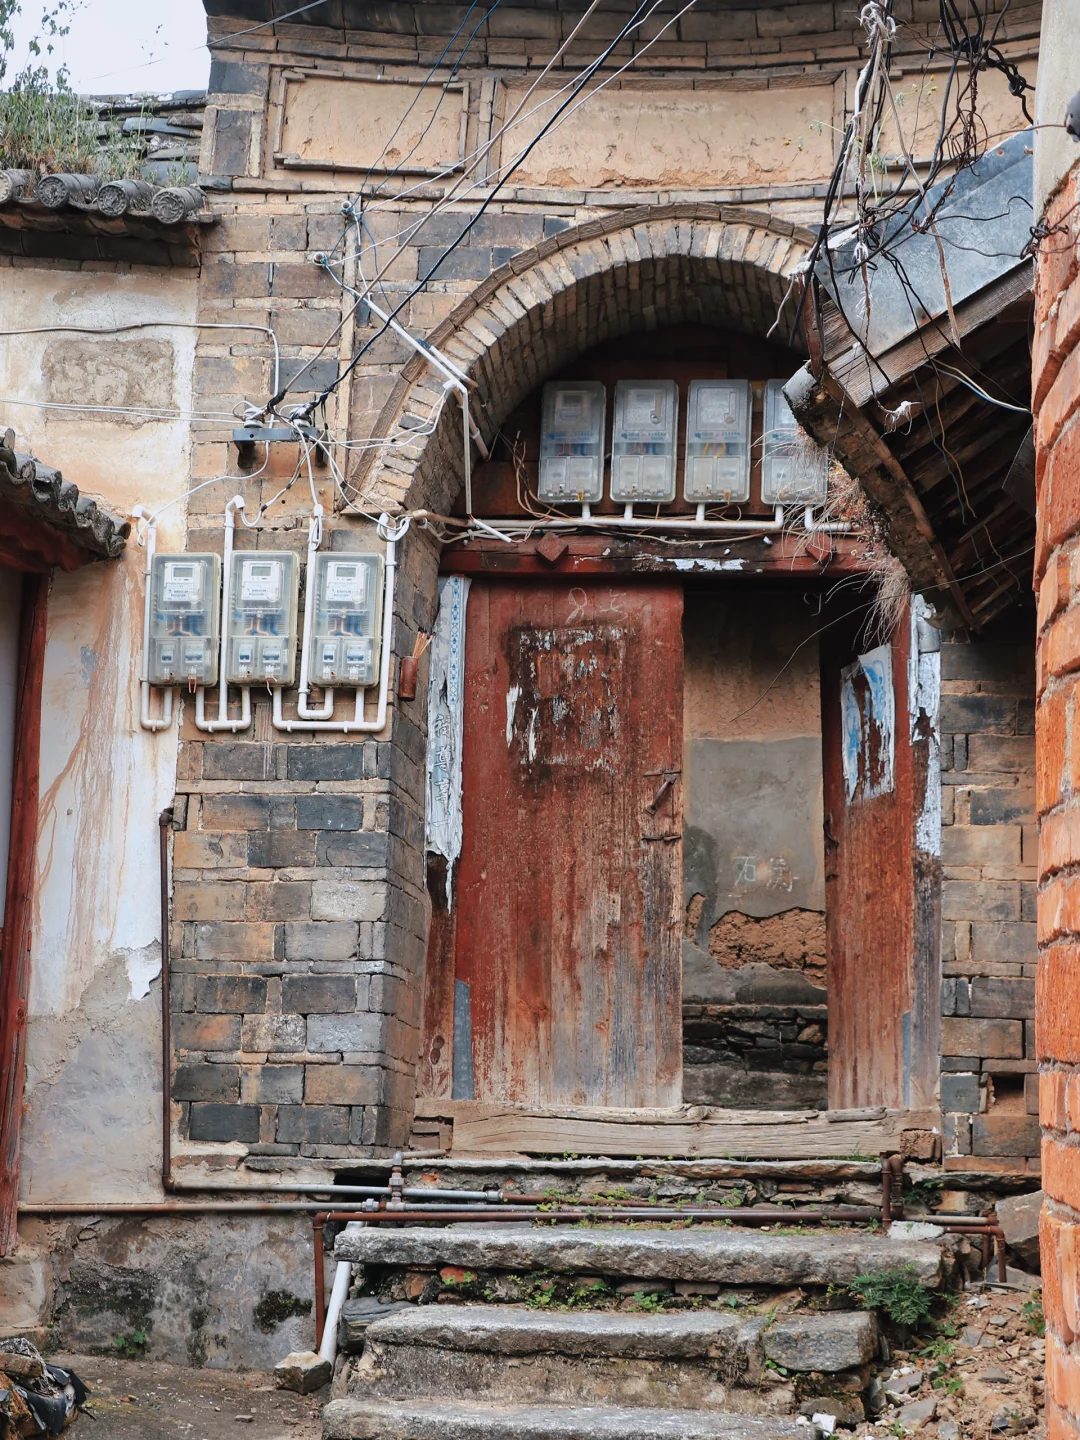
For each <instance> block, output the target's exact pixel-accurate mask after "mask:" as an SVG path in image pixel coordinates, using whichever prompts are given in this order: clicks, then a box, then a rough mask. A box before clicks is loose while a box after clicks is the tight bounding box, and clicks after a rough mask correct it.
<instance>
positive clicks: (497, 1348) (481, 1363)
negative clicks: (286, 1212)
mask: <svg viewBox="0 0 1080 1440" xmlns="http://www.w3.org/2000/svg"><path fill="white" fill-rule="evenodd" d="M877 1339H878V1337H877V1325H876V1323H875V1321H874V1318H873V1316H871V1315H869V1314H865V1313H863V1312H858V1311H846V1312H845V1311H841V1312H836V1313H828V1314H823V1315H813V1314H808V1315H798V1314H796V1315H791V1316H789V1317H787V1319H786V1320H784V1321H782V1322H780V1324H779V1325H772V1324H771V1323H770V1321H769V1319H768V1318H767V1317H765V1316H761V1315H755V1316H745V1317H740V1316H739V1315H737V1314H732V1313H725V1312H721V1311H716V1310H684V1311H672V1312H667V1313H664V1312H662V1311H661V1312H659V1313H650V1312H647V1311H646V1312H625V1311H607V1310H581V1311H554V1312H553V1311H544V1310H535V1309H528V1308H526V1307H524V1306H514V1305H484V1304H470V1305H454V1306H445V1305H423V1306H409V1307H407V1308H403V1309H401V1310H399V1311H397V1312H396V1313H395V1314H392V1315H389V1316H387V1317H385V1318H383V1319H380V1320H377V1321H375V1322H374V1323H373V1324H372V1325H371V1326H369V1328H368V1331H367V1335H366V1340H365V1345H364V1350H363V1354H362V1356H361V1357H360V1358H359V1359H353V1360H350V1361H348V1362H346V1365H345V1367H344V1369H343V1370H342V1372H341V1373H340V1375H339V1376H338V1379H337V1381H336V1383H335V1388H336V1389H337V1390H338V1392H339V1393H340V1391H341V1390H342V1389H344V1390H345V1391H346V1392H347V1393H348V1394H351V1395H353V1396H355V1397H357V1398H361V1399H364V1398H367V1397H371V1398H375V1399H381V1400H391V1399H394V1400H406V1399H436V1398H441V1399H448V1398H456V1399H461V1400H464V1401H467V1400H469V1399H470V1398H473V1397H476V1396H483V1397H484V1398H485V1400H488V1401H491V1402H494V1403H503V1404H506V1405H512V1404H525V1403H534V1404H543V1405H545V1406H546V1405H550V1404H563V1405H570V1404H575V1403H576V1404H578V1405H581V1404H585V1405H590V1406H598V1405H604V1406H615V1407H622V1408H625V1407H627V1406H644V1407H647V1408H652V1409H658V1408H665V1409H676V1410H688V1409H691V1410H699V1411H702V1412H711V1413H728V1414H739V1415H771V1416H780V1415H784V1414H787V1413H789V1412H790V1410H791V1408H792V1406H793V1403H794V1391H793V1388H792V1383H791V1381H790V1379H786V1378H782V1377H781V1375H780V1373H779V1372H778V1371H777V1370H776V1369H775V1368H772V1367H767V1366H766V1364H765V1361H766V1358H770V1359H775V1360H776V1363H777V1364H778V1365H783V1366H784V1369H785V1370H787V1371H797V1370H803V1371H805V1370H818V1371H830V1372H833V1373H839V1372H843V1371H848V1370H853V1369H858V1368H859V1367H862V1366H864V1365H865V1364H866V1363H867V1362H868V1361H870V1360H871V1359H872V1358H873V1356H874V1353H875V1351H876V1349H877ZM774 1352H775V1353H774ZM781 1357H782V1358H781Z"/></svg>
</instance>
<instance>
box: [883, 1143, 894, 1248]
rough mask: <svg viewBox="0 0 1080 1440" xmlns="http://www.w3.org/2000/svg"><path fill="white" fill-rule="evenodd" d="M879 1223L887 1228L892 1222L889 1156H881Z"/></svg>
mask: <svg viewBox="0 0 1080 1440" xmlns="http://www.w3.org/2000/svg"><path fill="white" fill-rule="evenodd" d="M881 1224H882V1228H883V1229H885V1230H887V1229H888V1228H889V1226H890V1225H891V1224H892V1166H891V1165H890V1164H889V1157H888V1156H887V1155H883V1156H882V1157H881Z"/></svg>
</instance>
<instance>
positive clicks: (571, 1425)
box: [323, 1399, 816, 1440]
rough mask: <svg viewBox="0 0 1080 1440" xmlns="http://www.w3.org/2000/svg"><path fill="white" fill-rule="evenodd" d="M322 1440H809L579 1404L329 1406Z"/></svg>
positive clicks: (798, 1431)
mask: <svg viewBox="0 0 1080 1440" xmlns="http://www.w3.org/2000/svg"><path fill="white" fill-rule="evenodd" d="M323 1440H816V1431H814V1430H813V1429H808V1428H807V1427H806V1426H805V1425H796V1424H795V1422H794V1420H771V1419H770V1420H767V1419H760V1418H758V1417H755V1416H745V1415H702V1414H693V1413H689V1414H688V1413H683V1412H679V1411H672V1410H654V1409H623V1408H614V1407H604V1408H600V1407H597V1406H580V1405H545V1406H543V1407H542V1408H540V1409H538V1408H537V1407H536V1406H534V1405H514V1406H502V1405H465V1404H456V1403H452V1402H451V1403H434V1402H433V1403H430V1404H421V1403H418V1402H409V1403H407V1404H400V1403H389V1404H388V1403H385V1402H381V1401H376V1400H356V1399H339V1400H331V1401H330V1403H329V1405H327V1406H326V1408H325V1410H324V1411H323Z"/></svg>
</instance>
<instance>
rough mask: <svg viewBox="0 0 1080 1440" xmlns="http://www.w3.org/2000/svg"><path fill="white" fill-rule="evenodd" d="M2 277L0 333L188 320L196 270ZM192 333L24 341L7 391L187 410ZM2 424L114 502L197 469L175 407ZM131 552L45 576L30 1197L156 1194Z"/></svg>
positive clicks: (181, 521)
mask: <svg viewBox="0 0 1080 1440" xmlns="http://www.w3.org/2000/svg"><path fill="white" fill-rule="evenodd" d="M11 273H12V276H13V283H11V284H6V285H3V286H0V328H2V329H9V330H16V329H18V328H19V327H20V326H26V327H29V326H34V325H59V324H63V323H64V322H70V323H72V324H75V325H80V326H91V327H95V328H107V327H109V326H116V325H123V324H127V323H130V322H135V321H138V322H141V321H151V322H161V321H165V320H169V321H181V322H184V323H185V324H187V323H188V322H191V321H193V320H194V318H195V313H196V301H197V276H196V275H195V274H193V273H191V272H186V273H183V274H181V273H180V272H163V271H155V272H154V273H134V272H132V273H120V272H118V271H116V270H115V269H109V270H108V271H102V272H100V273H99V272H95V271H94V270H93V269H90V268H87V269H84V270H82V271H79V272H72V271H66V272H65V271H62V270H53V269H48V268H42V269H40V270H37V269H34V268H33V267H32V266H27V267H25V268H20V269H19V270H18V271H17V272H11ZM195 336H196V332H195V331H194V330H193V329H175V330H172V329H170V330H168V331H156V332H155V331H153V330H150V331H148V332H146V333H145V334H143V333H141V332H139V333H136V334H134V335H132V336H128V337H124V338H123V339H121V338H120V337H117V336H116V335H109V336H103V337H101V338H100V339H98V338H95V337H93V336H87V335H80V336H75V335H63V334H60V335H57V334H52V335H46V336H41V335H39V336H21V337H16V338H13V339H11V340H9V341H8V343H7V344H5V346H4V347H3V349H2V350H0V394H4V395H6V396H9V397H12V400H13V401H14V400H18V399H20V398H25V399H27V400H30V399H35V400H37V399H40V398H41V396H42V388H41V387H42V377H44V379H45V382H46V383H47V386H48V397H49V398H50V399H51V400H54V401H58V402H62V403H73V404H80V403H84V404H85V403H95V402H101V401H104V402H106V403H109V404H115V403H129V404H130V403H133V402H134V403H139V404H143V403H146V402H147V401H149V402H150V403H151V404H155V405H160V404H166V405H169V406H175V408H177V409H178V410H181V411H186V410H188V409H189V408H190V405H191V386H192V377H193V371H194V355H195ZM7 420H8V422H9V423H11V424H12V425H13V426H14V427H15V429H16V432H17V434H18V437H19V443H20V448H25V449H27V450H31V451H33V452H34V453H36V454H38V455H41V456H42V457H43V458H44V459H46V460H47V461H48V462H49V463H50V464H51V465H56V466H59V467H60V468H61V469H62V470H63V471H64V472H65V473H66V474H67V475H68V476H69V477H70V478H71V479H72V480H74V481H75V482H76V483H77V484H78V485H79V488H80V490H82V491H83V492H84V493H88V494H93V495H98V496H100V497H101V498H103V499H104V501H105V503H106V504H108V505H109V506H110V508H112V509H114V510H115V511H117V512H119V513H120V514H130V513H131V509H132V507H133V506H134V505H135V504H136V503H143V504H146V505H148V506H149V507H151V508H158V507H160V506H162V505H163V504H166V503H167V502H169V501H175V500H178V499H180V498H181V497H182V496H183V494H184V491H185V489H186V487H187V485H188V483H189V481H188V464H189V455H190V427H189V425H188V424H187V423H186V422H185V421H181V420H178V421H151V422H146V423H142V424H139V425H137V426H133V425H131V424H128V423H127V422H125V421H124V420H122V419H120V418H119V417H115V416H101V415H88V414H86V413H83V412H78V413H71V414H67V413H61V412H56V411H46V410H41V409H39V408H37V407H35V406H32V405H26V406H23V405H16V404H14V403H13V404H12V405H11V406H10V407H9V409H8V412H7ZM184 528H185V506H184V505H183V504H182V503H181V504H175V505H173V506H172V508H171V509H170V510H168V511H167V512H166V515H165V517H164V520H163V523H162V525H161V527H160V529H159V533H158V545H159V548H160V549H161V550H170V549H178V548H180V547H181V546H182V544H183V536H184ZM143 559H144V552H143V551H142V550H141V548H140V547H139V546H138V544H137V543H136V541H135V538H134V537H133V538H132V541H131V543H130V544H129V546H128V549H127V551H126V553H125V554H124V556H123V558H122V559H121V560H119V561H118V562H116V563H109V564H100V563H99V564H94V565H89V566H86V567H85V568H84V569H82V570H79V571H77V572H74V573H72V574H60V573H57V574H56V575H55V576H54V579H53V582H52V585H51V589H50V595H49V606H48V629H47V636H46V653H45V673H44V682H43V697H42V702H43V703H42V742H41V804H40V828H39V834H38V845H37V875H36V880H35V896H34V915H33V924H32V932H33V950H32V955H31V991H30V1005H29V1009H30V1019H29V1027H28V1033H27V1087H26V1111H25V1119H24V1124H23V1139H22V1161H21V1181H20V1189H21V1194H22V1196H23V1198H24V1199H34V1200H37V1201H47V1200H57V1201H61V1200H65V1199H66V1200H72V1201H77V1202H79V1203H84V1202H93V1201H95V1200H101V1201H107V1200H128V1199H133V1200H138V1199H151V1200H152V1199H157V1198H160V1193H161V1192H160V1180H159V1175H158V1171H159V1166H160V1115H159V1103H160V1102H159V1096H160V1075H159V1073H158V1072H159V1068H160V1056H159V1033H160V1032H159V1028H158V1026H159V1020H158V1012H159V994H160V992H159V991H158V988H157V985H156V984H155V977H156V976H157V975H158V973H159V970H160V953H159V934H158V928H159V916H158V907H157V886H158V873H157V838H158V829H157V816H158V813H159V812H160V810H161V809H162V808H163V807H164V806H165V805H167V804H168V803H169V801H170V800H171V798H172V794H173V790H174V787H175V775H176V747H177V732H176V729H175V727H174V728H173V729H172V730H170V731H166V732H164V733H163V734H160V735H150V734H147V733H145V732H143V731H142V730H141V729H140V728H139V724H138V685H137V681H138V673H139V663H140V644H141V630H142V594H143V585H142V573H141V572H142V565H143ZM24 1233H25V1232H24ZM46 1253H47V1252H46ZM27 1265H28V1267H29V1268H28V1269H26V1272H25V1277H24V1279H25V1283H23V1282H22V1281H20V1293H22V1294H23V1295H24V1296H26V1295H30V1299H29V1300H27V1302H26V1303H27V1304H28V1305H29V1307H30V1308H34V1307H35V1306H37V1305H38V1300H39V1299H40V1291H41V1287H42V1286H46V1288H47V1285H46V1281H45V1280H42V1279H41V1274H42V1272H41V1271H40V1268H35V1267H38V1261H36V1260H30V1261H27ZM26 1277H29V1278H26ZM34 1277H37V1278H34ZM27 1286H29V1287H30V1289H29V1290H28V1289H27ZM34 1286H37V1287H38V1288H37V1290H34ZM2 1288H3V1282H2V1281H0V1289H2ZM31 1291H33V1295H31V1294H30V1292H31ZM34 1295H36V1296H37V1299H35V1298H34Z"/></svg>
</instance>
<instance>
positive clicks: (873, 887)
mask: <svg viewBox="0 0 1080 1440" xmlns="http://www.w3.org/2000/svg"><path fill="white" fill-rule="evenodd" d="M872 643H874V642H873V640H868V639H867V636H866V635H865V633H864V630H863V628H862V626H861V623H859V622H857V621H853V622H852V623H851V624H850V625H849V627H847V630H846V633H845V627H839V628H834V629H833V630H832V631H831V632H829V633H828V634H827V635H826V636H824V637H823V643H822V659H823V665H822V741H823V760H824V776H823V778H824V798H825V840H826V854H825V910H826V916H827V930H828V967H829V970H828V980H829V983H828V993H829V1103H830V1105H832V1106H837V1107H839V1106H847V1105H891V1106H900V1105H903V1104H904V1102H905V1098H906V1097H905V1073H904V1063H905V1016H906V1017H907V1019H906V1026H907V1028H908V1034H907V1042H906V1046H907V1053H908V1058H909V1062H910V1046H911V1029H910V1027H911V1025H912V963H913V962H912V956H913V946H914V935H913V926H914V829H915V812H914V799H913V782H912V754H911V746H910V742H909V733H908V703H907V648H908V625H907V623H906V621H905V622H904V623H902V624H901V625H899V626H898V627H897V631H896V633H895V634H894V636H893V637H892V683H893V692H894V702H895V710H894V714H895V721H894V737H895V751H894V763H893V782H892V788H891V789H889V790H887V791H886V792H885V793H879V794H876V795H874V794H873V793H872V791H871V793H869V794H868V793H866V788H865V786H864V784H863V783H862V782H861V783H860V787H859V789H857V790H856V792H855V795H854V797H853V798H852V799H851V800H850V801H849V800H848V798H847V792H846V788H845V776H844V765H843V747H844V743H845V737H844V734H843V729H842V724H841V698H840V697H841V684H842V671H843V669H844V667H845V666H846V665H848V664H850V663H851V662H852V661H853V660H854V659H855V658H856V655H857V654H858V652H859V651H860V650H865V649H868V648H870V645H871V644H872ZM878 719H880V717H878ZM873 733H875V734H876V733H877V731H876V727H874V729H873Z"/></svg>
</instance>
